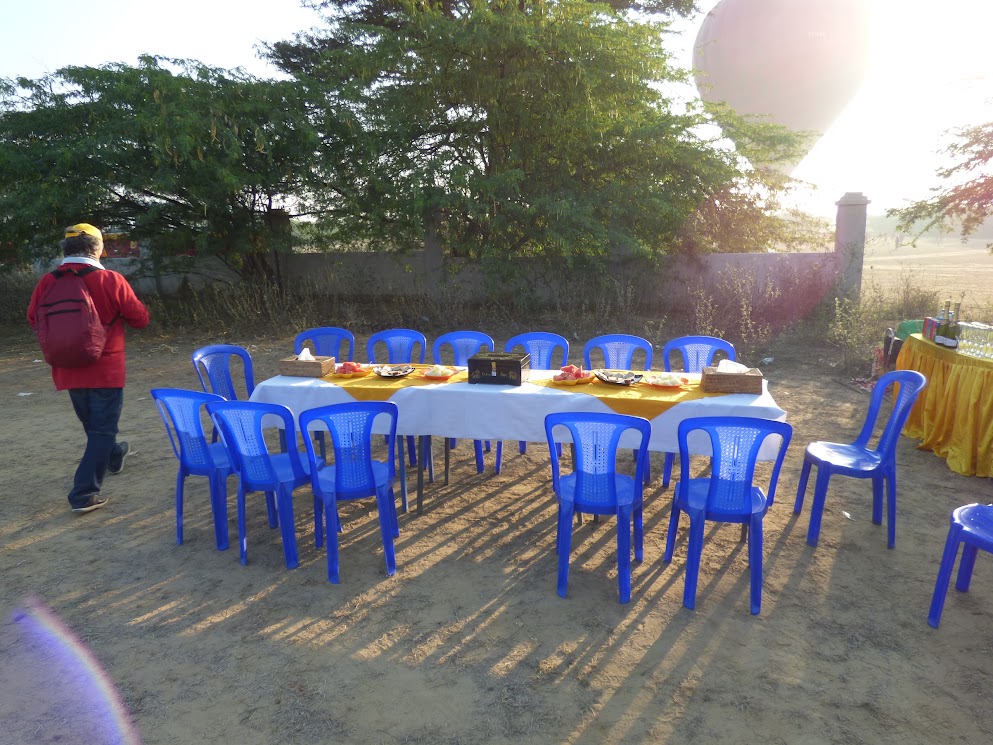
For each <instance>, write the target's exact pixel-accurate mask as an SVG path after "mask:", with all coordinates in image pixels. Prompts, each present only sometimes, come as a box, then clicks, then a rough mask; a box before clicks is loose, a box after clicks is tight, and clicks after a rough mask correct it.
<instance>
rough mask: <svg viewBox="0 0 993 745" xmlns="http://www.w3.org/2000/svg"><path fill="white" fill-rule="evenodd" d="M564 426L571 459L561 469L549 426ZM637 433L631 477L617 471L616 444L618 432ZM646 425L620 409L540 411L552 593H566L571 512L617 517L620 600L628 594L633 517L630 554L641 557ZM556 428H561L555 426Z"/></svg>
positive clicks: (624, 600)
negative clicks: (551, 496) (550, 502)
mask: <svg viewBox="0 0 993 745" xmlns="http://www.w3.org/2000/svg"><path fill="white" fill-rule="evenodd" d="M556 427H559V428H561V427H565V428H567V429H568V430H569V433H570V435H571V437H572V442H573V445H574V447H573V452H574V453H575V460H574V462H573V471H572V472H571V473H568V474H563V473H561V470H560V469H561V466H560V456H559V452H558V448H557V447H556V444H557V443H556V440H555V428H556ZM632 430H633V431H634V432H636V433H637V434H639V435H640V436H641V443H640V444H639V446H638V449H637V451H636V453H637V456H636V457H635V474H634V476H633V477H631V476H627V475H624V474H619V473H617V448H618V443H619V442H620V439H621V435H623V434H624V433H626V432H629V431H632ZM651 432H652V426H651V424H650V423H649V422H648V420H647V419H642V418H641V417H635V416H627V415H624V414H598V413H572V412H561V413H557V414H549V415H548V416H546V417H545V437H546V438H547V440H548V452H549V455H550V457H551V461H552V489H553V491H554V492H555V497H556V499H557V501H558V508H559V509H558V529H557V533H556V542H555V544H556V550H557V553H558V563H559V569H558V594H559V596H560V597H563V598H564V597H566V591H567V588H568V584H569V552H570V549H571V544H572V519H573V515H574V514H576V513H579V514H582V513H589V514H591V515H615V516H616V517H617V583H618V587H619V599H620V602H622V603H626V602H628V601H629V600H630V599H631V548H632V546H631V523H632V522H633V523H634V558H635V561H641V560H642V559H643V558H644V530H643V526H642V489H643V481H644V477H643V475H642V469H643V468H644V467H645V460H646V457H647V455H648V439H649V437H650V436H651ZM560 434H563V433H562V432H561V430H560Z"/></svg>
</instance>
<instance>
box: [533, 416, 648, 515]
mask: <svg viewBox="0 0 993 745" xmlns="http://www.w3.org/2000/svg"><path fill="white" fill-rule="evenodd" d="M556 427H565V428H566V429H568V430H569V432H570V434H571V436H572V441H573V443H574V444H575V452H576V460H575V462H574V463H573V473H575V474H576V501H577V502H582V503H584V504H587V505H591V504H592V505H597V506H602V507H612V506H616V505H617V483H616V480H615V476H616V473H617V451H618V446H619V443H620V440H621V435H623V434H624V433H625V432H628V431H629V430H634V431H635V432H637V433H638V434H640V435H641V443H640V444H639V445H638V449H637V455H636V458H635V475H634V488H635V495H636V498H640V496H641V493H642V491H641V490H642V483H643V475H644V470H645V461H646V460H648V440H649V438H650V437H651V434H652V425H651V423H650V422H649V421H648V420H647V419H643V418H641V417H637V416H629V415H627V414H601V413H593V412H559V413H555V414H549V415H548V416H546V417H545V437H546V438H547V440H548V450H549V453H550V454H551V460H552V488H553V489H554V490H555V491H556V493H557V492H558V489H559V480H560V478H561V474H560V465H559V453H558V448H557V447H556V446H555V436H554V430H555V428H556ZM624 452H625V453H629V452H630V451H629V450H627V449H626V448H625V451H624Z"/></svg>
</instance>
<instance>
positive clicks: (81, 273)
mask: <svg viewBox="0 0 993 745" xmlns="http://www.w3.org/2000/svg"><path fill="white" fill-rule="evenodd" d="M62 266H63V267H64V266H65V264H63V265H62ZM102 268H103V267H99V266H93V265H92V264H81V265H80V267H79V269H68V268H66V269H63V268H61V267H60V268H59V269H55V270H53V271H52V272H51V274H52V276H53V277H55V279H58V278H59V277H64V276H65V275H67V274H75V275H76V276H77V277H85V276H86V275H87V274H90V273H91V272H99V271H100V270H101V269H102Z"/></svg>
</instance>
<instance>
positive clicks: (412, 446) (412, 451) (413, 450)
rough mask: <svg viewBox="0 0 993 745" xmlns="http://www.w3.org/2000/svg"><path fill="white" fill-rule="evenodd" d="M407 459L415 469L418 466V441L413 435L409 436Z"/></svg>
mask: <svg viewBox="0 0 993 745" xmlns="http://www.w3.org/2000/svg"><path fill="white" fill-rule="evenodd" d="M407 458H408V461H407V463H408V465H409V466H411V467H414V466H416V465H417V441H416V440H415V439H414V436H413V435H407Z"/></svg>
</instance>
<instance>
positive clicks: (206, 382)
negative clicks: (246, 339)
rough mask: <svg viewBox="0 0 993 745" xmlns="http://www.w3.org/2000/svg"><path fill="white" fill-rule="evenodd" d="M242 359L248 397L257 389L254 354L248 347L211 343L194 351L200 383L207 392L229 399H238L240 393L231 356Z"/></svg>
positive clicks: (194, 363) (195, 367) (195, 366)
mask: <svg viewBox="0 0 993 745" xmlns="http://www.w3.org/2000/svg"><path fill="white" fill-rule="evenodd" d="M232 357H238V358H239V359H240V360H241V363H242V367H243V369H244V373H245V390H246V398H249V397H251V395H252V391H254V390H255V377H254V372H253V370H252V355H250V354H249V353H248V350H247V349H244V348H242V347H239V346H236V345H234V344H211V345H209V346H206V347H201V348H200V349H198V350H196V351H195V352H194V353H193V368H194V369H195V370H196V371H197V377H199V378H200V385H201V386H203V389H204V391H206V392H207V393H216V394H217V395H218V396H221V397H222V398H224V399H225V400H227V401H237V400H238V393H237V390H236V389H235V385H234V379H233V378H232V376H231V358H232Z"/></svg>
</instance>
